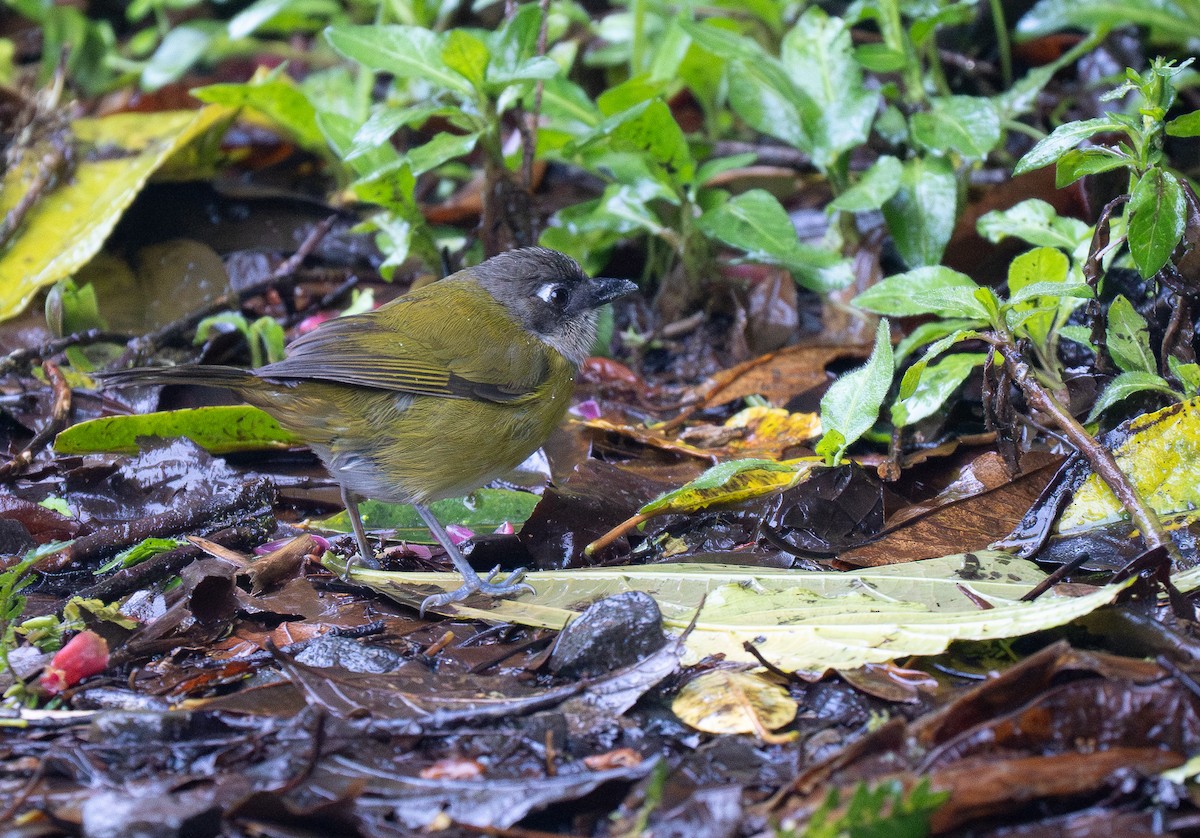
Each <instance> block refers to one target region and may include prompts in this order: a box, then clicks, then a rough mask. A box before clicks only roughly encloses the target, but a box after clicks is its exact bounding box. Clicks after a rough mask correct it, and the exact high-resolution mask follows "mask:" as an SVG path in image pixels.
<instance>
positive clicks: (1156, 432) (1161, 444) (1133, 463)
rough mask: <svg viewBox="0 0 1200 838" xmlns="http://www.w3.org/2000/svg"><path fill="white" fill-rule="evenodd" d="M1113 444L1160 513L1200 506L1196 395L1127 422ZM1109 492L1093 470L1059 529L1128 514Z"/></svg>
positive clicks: (1123, 466)
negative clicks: (1120, 437) (1118, 440)
mask: <svg viewBox="0 0 1200 838" xmlns="http://www.w3.org/2000/svg"><path fill="white" fill-rule="evenodd" d="M1118 432H1120V433H1122V434H1124V435H1125V438H1124V439H1123V440H1122V441H1121V442H1120V444H1118V445H1117V446H1115V447H1114V448H1113V454H1114V455H1115V456H1116V459H1117V464H1118V465H1119V466H1120V467H1121V469H1122V470H1123V471H1124V472H1125V473H1126V474H1128V475H1129V477H1130V480H1131V481H1132V482H1133V484H1134V486H1136V487H1137V489H1138V491H1139V492H1140V493H1141V495H1142V497H1143V498H1145V499H1146V502H1147V503H1148V504H1150V506H1151V507H1153V509H1154V511H1155V512H1157V513H1158V514H1159V515H1164V514H1168V513H1171V512H1182V511H1185V510H1188V509H1195V508H1197V507H1198V506H1200V399H1189V400H1188V401H1186V402H1182V403H1180V404H1173V405H1171V406H1169V407H1165V408H1163V409H1162V410H1158V411H1155V412H1154V413H1147V414H1145V415H1142V416H1138V417H1137V418H1135V419H1133V420H1131V421H1129V422H1128V423H1126V424H1125V425H1123V426H1122V427H1121V428H1120V429H1118ZM1128 517H1129V516H1128V514H1127V513H1126V512H1125V509H1124V508H1123V507H1122V506H1121V504H1120V502H1118V501H1117V499H1116V497H1114V496H1113V493H1112V490H1111V489H1109V488H1108V486H1107V485H1106V484H1105V483H1104V481H1103V480H1101V479H1100V478H1099V477H1097V476H1096V475H1095V474H1091V475H1089V476H1088V477H1087V479H1086V480H1085V481H1084V482H1083V485H1082V486H1080V487H1079V489H1078V490H1076V492H1075V496H1074V498H1073V499H1072V500H1071V503H1070V504H1069V505H1068V506H1067V508H1066V509H1064V510H1063V513H1062V516H1061V517H1060V518H1059V521H1058V531H1059V532H1060V533H1066V532H1071V531H1074V530H1081V529H1086V528H1088V527H1093V526H1096V525H1098V524H1104V523H1108V522H1111V521H1116V520H1119V519H1122V518H1128Z"/></svg>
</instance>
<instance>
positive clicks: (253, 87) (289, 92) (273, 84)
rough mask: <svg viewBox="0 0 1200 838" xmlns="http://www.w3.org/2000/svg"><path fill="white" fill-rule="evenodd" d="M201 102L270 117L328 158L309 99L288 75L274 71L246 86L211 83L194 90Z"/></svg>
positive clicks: (307, 146)
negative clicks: (241, 109) (246, 110)
mask: <svg viewBox="0 0 1200 838" xmlns="http://www.w3.org/2000/svg"><path fill="white" fill-rule="evenodd" d="M192 95H193V96H195V97H196V98H197V99H199V100H200V101H201V102H207V103H209V104H212V105H225V106H226V107H230V108H243V107H244V108H250V109H251V110H254V111H257V112H259V113H261V114H262V115H263V116H265V117H267V118H268V119H269V120H270V121H271V123H272V124H273V125H275V126H277V127H278V128H281V129H283V130H284V131H285V132H287V134H288V135H289V136H290V137H291V138H292V139H294V140H295V141H296V142H297V143H299V144H300V145H301V146H303V147H304V148H305V149H307V150H308V151H312V152H315V153H317V154H321V155H328V153H329V146H328V145H327V144H326V142H325V135H324V134H322V133H321V129H320V127H319V126H318V125H317V112H316V110H315V109H314V108H313V106H312V104H311V103H310V102H309V101H308V97H307V96H305V95H304V92H303V91H302V90H300V88H299V87H297V85H296V83H295V82H294V81H292V80H291V79H290V78H289V77H288V76H286V75H284V74H282V73H278V72H273V73H270V74H265V75H261V76H255V78H253V79H251V80H250V81H248V82H246V83H245V84H210V85H208V86H207V87H200V88H196V89H195V90H192Z"/></svg>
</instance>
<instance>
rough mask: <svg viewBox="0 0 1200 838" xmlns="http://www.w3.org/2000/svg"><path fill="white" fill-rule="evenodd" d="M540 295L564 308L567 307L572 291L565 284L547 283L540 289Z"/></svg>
mask: <svg viewBox="0 0 1200 838" xmlns="http://www.w3.org/2000/svg"><path fill="white" fill-rule="evenodd" d="M538 296H539V297H541V298H542V299H543V300H545V301H546V302H547V303H549V304H550V305H552V306H554V307H555V308H558V309H562V308H566V307H567V303H568V302H569V301H570V299H571V292H570V291H568V290H567V288H566V286H565V285H554V284H546V285H543V286H542V287H541V288H539V289H538Z"/></svg>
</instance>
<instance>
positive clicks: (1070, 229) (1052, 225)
mask: <svg viewBox="0 0 1200 838" xmlns="http://www.w3.org/2000/svg"><path fill="white" fill-rule="evenodd" d="M975 226H976V229H977V230H978V231H979V235H981V236H983V237H984V238H985V239H987V240H988V241H990V242H994V243H995V242H1000V241H1003V240H1004V239H1006V238H1009V237H1010V236H1011V237H1013V238H1018V239H1021V240H1022V241H1027V242H1029V243H1030V244H1034V245H1040V246H1045V247H1060V248H1062V249H1063V250H1066V251H1067V252H1068V253H1073V252H1075V250H1076V249H1077V248H1078V247H1079V246H1080V245H1081V244H1083V243H1085V242H1087V241H1088V240H1089V239H1090V238H1091V235H1092V232H1091V228H1090V227H1089V226H1088V225H1087V224H1084V223H1083V222H1082V221H1080V220H1078V219H1075V218H1060V217H1059V215H1058V212H1057V211H1056V210H1055V209H1054V207H1052V206H1051V205H1050V204H1048V203H1046V202H1045V201H1042V200H1038V199H1037V198H1030V199H1029V200H1026V201H1022V202H1021V203H1019V204H1017V205H1016V206H1013V207H1011V208H1009V209H1006V210H993V211H991V212H989V213H987V214H985V215H983V216H982V217H980V219H979V221H978V222H977V223H976V225H975Z"/></svg>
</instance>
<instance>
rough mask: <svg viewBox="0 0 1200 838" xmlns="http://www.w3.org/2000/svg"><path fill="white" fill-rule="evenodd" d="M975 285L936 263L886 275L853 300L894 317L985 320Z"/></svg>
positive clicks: (965, 276)
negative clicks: (921, 316) (921, 315)
mask: <svg viewBox="0 0 1200 838" xmlns="http://www.w3.org/2000/svg"><path fill="white" fill-rule="evenodd" d="M978 289H979V286H978V285H976V284H975V281H974V280H973V279H971V278H970V277H969V276H967V275H966V274H963V273H959V272H958V271H956V270H953V269H952V268H947V267H943V266H941V265H936V266H931V267H926V268H915V269H913V270H911V271H908V272H907V273H902V274H896V275H895V276H889V277H888V278H887V279H885V280H883V281H882V282H878V283H876V284H875V285H872V286H871V287H870V288H868V289H867V290H866V291H864V292H862V293H861V294H859V295H858V296H857V297H855V298H854V300H853V303H854V305H855V306H857V307H858V308H861V309H864V310H865V311H873V312H875V313H876V314H888V315H891V316H893V317H912V316H915V315H919V314H936V315H938V316H940V317H965V318H967V319H970V320H971V321H972V322H984V321H986V320H987V319H988V312H987V310H986V309H985V307H984V306H982V305H980V304H979V303H978V302H977V301H975V296H974V295H975V291H977V290H978ZM963 311H965V314H964V313H962V312H963Z"/></svg>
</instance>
